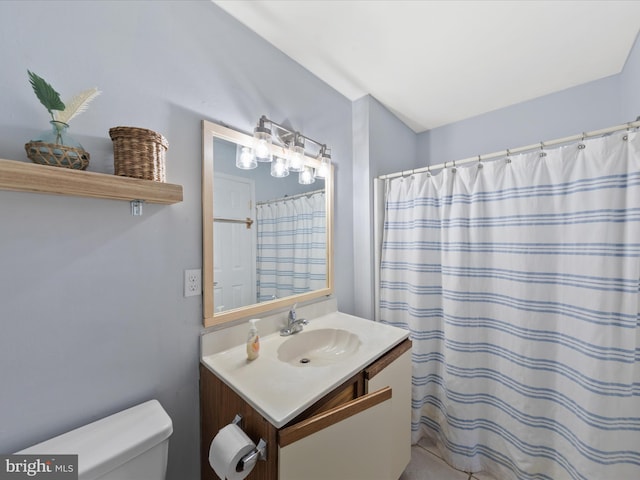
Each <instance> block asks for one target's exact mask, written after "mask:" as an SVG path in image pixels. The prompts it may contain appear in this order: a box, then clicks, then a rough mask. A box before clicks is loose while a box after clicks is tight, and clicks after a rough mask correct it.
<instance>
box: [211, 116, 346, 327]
mask: <svg viewBox="0 0 640 480" xmlns="http://www.w3.org/2000/svg"><path fill="white" fill-rule="evenodd" d="M214 138H220V139H222V140H226V141H229V142H233V143H236V144H239V145H242V146H245V147H252V148H253V136H251V135H248V134H246V133H243V132H240V131H237V130H233V129H231V128H228V127H225V126H222V125H219V124H217V123H213V122H210V121H208V120H202V312H203V323H204V326H205V328H207V327H212V326H214V325H220V324H223V323H227V322H232V321H234V320H237V319H240V318H244V317H249V316H257V315H260V314H263V313H265V312H269V311H272V310H277V309H279V308H283V307H287V306H289V305H292V304H294V303H298V302H306V301H308V300H313V299H316V298H320V297H325V296H329V295H331V294H333V178H334V177H333V175H334V167H333V164H331V168H330V169H329V174H328V175H327V177H326V178H325V180H324V188H325V199H326V211H327V219H326V221H327V227H326V231H327V248H326V254H327V283H326V285H327V286H326V287H325V288H321V289H318V290H313V291H311V292H308V293H301V294H298V295H291V296H289V297H283V298H277V299H275V300H269V301H265V302H260V303H254V304H251V305H247V306H245V307H238V308H234V309H230V310H225V311H224V312H220V313H217V314H215V313H214V308H213V305H214V303H213V284H214V279H213V248H214V247H213V170H214V169H213V167H214V145H213V141H214ZM272 152H273V153H274V154H276V153H277V154H281V153H282V147H280V146H276V145H273V146H272ZM305 161H306V163H307V165H310V166H314V167H315V166H317V165H319V162H318V160H317V159H315V158H313V157H310V156H308V155H306V154H305Z"/></svg>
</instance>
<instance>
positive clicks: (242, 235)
mask: <svg viewBox="0 0 640 480" xmlns="http://www.w3.org/2000/svg"><path fill="white" fill-rule="evenodd" d="M213 183H214V188H213V192H214V200H213V205H214V207H213V221H214V229H213V234H214V240H213V241H214V245H215V246H216V248H214V258H213V264H214V273H213V275H214V278H215V282H214V295H213V299H214V309H215V311H216V312H220V311H223V310H226V309H230V308H238V307H243V306H245V305H250V304H252V303H255V299H256V233H255V232H256V227H255V224H254V223H253V218H254V209H253V206H254V205H255V201H254V197H255V187H254V182H253V181H252V180H249V179H246V178H240V177H234V176H231V175H226V174H223V173H219V174H216V176H215V177H214V180H213Z"/></svg>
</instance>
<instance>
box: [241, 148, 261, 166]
mask: <svg viewBox="0 0 640 480" xmlns="http://www.w3.org/2000/svg"><path fill="white" fill-rule="evenodd" d="M257 166H258V162H257V161H256V157H255V155H254V154H253V151H252V150H251V149H250V148H249V147H242V151H241V153H240V155H238V156H236V167H238V168H241V169H242V170H252V169H254V168H256V167H257Z"/></svg>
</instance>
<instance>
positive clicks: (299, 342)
mask: <svg viewBox="0 0 640 480" xmlns="http://www.w3.org/2000/svg"><path fill="white" fill-rule="evenodd" d="M361 343H362V342H361V341H360V338H359V337H358V336H357V335H356V334H354V333H351V332H349V331H347V330H342V329H339V328H321V329H318V330H309V331H306V332H305V331H303V332H300V333H296V334H294V335H292V336H291V337H290V338H288V339H287V340H285V341H284V342H283V343H282V345H280V347H279V348H278V360H280V361H282V362H285V363H289V364H291V365H299V366H322V365H328V364H332V363H336V362H339V361H341V360H344V359H346V358H348V357H350V356H351V355H353V354H354V353H356V352H357V351H358V349H359V348H360V345H361Z"/></svg>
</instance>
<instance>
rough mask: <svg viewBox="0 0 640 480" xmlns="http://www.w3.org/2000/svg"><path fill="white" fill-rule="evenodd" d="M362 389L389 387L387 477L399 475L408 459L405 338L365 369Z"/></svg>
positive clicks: (407, 347) (408, 390)
mask: <svg viewBox="0 0 640 480" xmlns="http://www.w3.org/2000/svg"><path fill="white" fill-rule="evenodd" d="M364 376H365V391H367V392H371V391H375V390H379V389H381V388H383V387H391V389H392V390H393V398H392V399H391V429H390V430H389V433H388V435H389V437H390V440H391V444H390V448H391V450H390V451H391V458H390V468H391V476H390V478H394V479H397V478H400V475H401V474H402V472H403V471H404V470H405V468H407V465H408V464H409V461H410V460H411V341H410V340H405V341H404V342H403V343H401V344H400V345H398V346H397V347H395V348H394V349H393V350H391V351H390V352H389V353H387V354H386V355H384V356H383V357H382V358H380V359H379V360H378V361H376V362H374V363H373V364H372V365H371V366H369V367H368V368H366V369H365V371H364Z"/></svg>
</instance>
